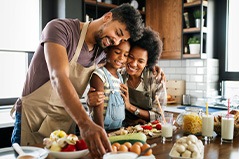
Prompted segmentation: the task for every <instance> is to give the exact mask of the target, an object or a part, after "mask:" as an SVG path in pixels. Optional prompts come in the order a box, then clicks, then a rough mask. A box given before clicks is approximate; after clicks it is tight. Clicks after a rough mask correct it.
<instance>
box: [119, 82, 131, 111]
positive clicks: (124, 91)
mask: <svg viewBox="0 0 239 159" xmlns="http://www.w3.org/2000/svg"><path fill="white" fill-rule="evenodd" d="M120 90H121V96H122V98H123V99H124V102H125V107H126V109H128V107H129V106H130V102H129V92H128V87H127V85H126V84H120Z"/></svg>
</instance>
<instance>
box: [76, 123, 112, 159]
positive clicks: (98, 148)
mask: <svg viewBox="0 0 239 159" xmlns="http://www.w3.org/2000/svg"><path fill="white" fill-rule="evenodd" d="M82 122H84V121H82ZM83 125H84V126H82V127H80V128H79V129H80V134H81V137H82V138H83V139H84V140H85V142H86V144H87V146H88V149H89V151H90V154H91V156H92V158H93V159H102V157H103V155H104V154H105V153H107V152H111V151H112V148H111V144H110V142H109V139H108V137H107V134H106V132H105V130H104V129H103V128H102V127H100V126H98V125H96V124H95V123H94V122H87V123H86V124H83Z"/></svg>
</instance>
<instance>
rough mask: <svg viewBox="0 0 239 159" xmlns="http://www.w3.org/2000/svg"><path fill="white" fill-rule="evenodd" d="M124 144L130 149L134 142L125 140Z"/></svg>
mask: <svg viewBox="0 0 239 159" xmlns="http://www.w3.org/2000/svg"><path fill="white" fill-rule="evenodd" d="M124 145H125V146H126V147H127V148H128V149H129V150H130V148H131V147H132V144H131V143H130V142H125V143H124Z"/></svg>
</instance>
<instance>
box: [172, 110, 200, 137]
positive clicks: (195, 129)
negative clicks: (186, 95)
mask: <svg viewBox="0 0 239 159" xmlns="http://www.w3.org/2000/svg"><path fill="white" fill-rule="evenodd" d="M176 122H177V124H178V125H179V126H182V130H183V133H184V134H187V135H189V134H194V135H201V133H202V109H201V108H197V107H186V108H185V112H183V113H181V114H179V115H178V117H177V119H176Z"/></svg>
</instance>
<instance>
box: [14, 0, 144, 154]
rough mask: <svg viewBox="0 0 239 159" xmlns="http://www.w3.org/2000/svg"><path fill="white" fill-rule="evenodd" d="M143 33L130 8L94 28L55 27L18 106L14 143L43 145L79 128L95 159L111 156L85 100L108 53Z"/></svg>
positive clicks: (73, 22)
mask: <svg viewBox="0 0 239 159" xmlns="http://www.w3.org/2000/svg"><path fill="white" fill-rule="evenodd" d="M142 28H143V25H142V19H141V15H140V13H139V12H138V11H137V10H135V9H134V8H133V7H132V6H130V5H129V4H123V5H121V6H119V7H117V8H114V9H112V10H111V11H110V12H108V13H106V14H104V15H103V16H102V17H101V18H99V19H96V20H94V21H92V22H90V23H82V22H79V20H77V19H61V20H60V19H56V20H53V21H51V22H49V23H48V24H47V25H46V27H45V28H44V30H43V32H42V39H41V43H40V45H39V46H38V48H37V50H36V52H35V53H34V57H33V59H32V62H31V64H30V67H29V71H28V73H27V78H26V82H25V85H24V89H23V93H22V97H21V98H19V99H18V101H17V102H16V104H15V107H14V108H15V109H16V121H15V126H14V130H13V135H12V143H14V142H18V143H21V145H33V144H37V143H42V142H43V138H45V137H49V135H50V133H51V132H53V131H54V130H56V129H61V130H64V131H65V132H66V133H74V128H75V124H74V123H76V124H77V125H78V126H79V129H80V133H81V137H82V138H83V139H84V140H85V141H86V143H87V146H88V148H89V150H90V153H91V155H92V157H93V158H100V157H102V156H103V154H105V153H106V152H107V151H111V146H110V143H109V141H108V139H107V134H106V133H105V131H104V130H103V129H102V128H101V127H99V126H97V125H96V124H94V123H93V122H92V121H91V119H90V118H89V116H88V115H87V113H86V111H85V110H84V107H83V105H82V104H81V102H80V100H79V97H81V96H82V94H83V92H84V90H85V88H86V85H87V83H88V80H89V78H90V75H91V73H92V71H93V70H94V69H95V68H96V65H97V64H99V63H101V62H102V61H104V59H105V53H104V52H102V50H103V49H104V48H106V47H108V46H111V45H118V44H119V43H120V42H121V41H124V40H128V39H129V38H131V39H133V40H137V39H138V38H140V36H141V33H142ZM14 108H13V109H14Z"/></svg>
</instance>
